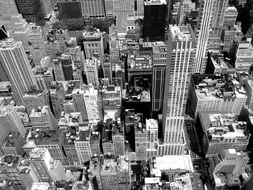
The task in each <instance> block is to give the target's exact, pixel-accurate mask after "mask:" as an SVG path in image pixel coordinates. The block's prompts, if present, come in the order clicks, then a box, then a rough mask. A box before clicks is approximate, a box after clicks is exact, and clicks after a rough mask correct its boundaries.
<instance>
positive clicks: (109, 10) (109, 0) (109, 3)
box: [105, 0, 114, 18]
mask: <svg viewBox="0 0 253 190" xmlns="http://www.w3.org/2000/svg"><path fill="white" fill-rule="evenodd" d="M113 4H114V2H113V0H105V14H106V17H107V18H113V17H114V12H113Z"/></svg>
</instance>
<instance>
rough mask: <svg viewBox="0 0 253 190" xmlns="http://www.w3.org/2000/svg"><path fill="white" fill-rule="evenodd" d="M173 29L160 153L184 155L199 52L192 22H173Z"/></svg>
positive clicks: (169, 40)
mask: <svg viewBox="0 0 253 190" xmlns="http://www.w3.org/2000/svg"><path fill="white" fill-rule="evenodd" d="M169 31H170V34H169V36H168V44H169V45H168V56H167V57H168V58H167V60H168V64H167V65H166V77H165V90H164V102H163V135H164V143H165V145H166V146H165V147H163V148H162V149H161V151H162V152H160V153H159V154H160V155H161V154H162V155H168V154H183V151H184V146H185V144H186V143H185V139H184V131H183V126H184V113H185V107H186V99H187V94H188V88H189V81H190V73H191V69H192V62H193V59H194V55H195V36H194V34H193V32H192V29H191V27H190V25H184V26H176V25H175V26H172V25H170V27H169ZM163 146H164V145H163ZM164 148H165V149H164Z"/></svg>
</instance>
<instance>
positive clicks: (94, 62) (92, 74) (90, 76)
mask: <svg viewBox="0 0 253 190" xmlns="http://www.w3.org/2000/svg"><path fill="white" fill-rule="evenodd" d="M99 63H100V61H99V60H98V59H97V58H95V57H92V58H91V59H85V61H84V73H85V75H86V78H87V83H88V84H92V85H93V86H94V87H95V88H98V86H99V81H98V65H99Z"/></svg>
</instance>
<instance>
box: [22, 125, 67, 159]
mask: <svg viewBox="0 0 253 190" xmlns="http://www.w3.org/2000/svg"><path fill="white" fill-rule="evenodd" d="M60 135H61V133H58V131H54V130H36V131H32V130H30V131H29V133H28V135H27V144H29V143H30V144H32V143H31V142H34V143H35V145H36V146H35V147H36V148H46V149H47V150H48V151H49V154H50V156H51V157H52V158H53V159H56V160H60V161H61V162H62V164H66V157H65V155H64V153H63V150H62V137H61V136H60Z"/></svg>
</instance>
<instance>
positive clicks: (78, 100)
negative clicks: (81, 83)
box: [72, 88, 88, 121]
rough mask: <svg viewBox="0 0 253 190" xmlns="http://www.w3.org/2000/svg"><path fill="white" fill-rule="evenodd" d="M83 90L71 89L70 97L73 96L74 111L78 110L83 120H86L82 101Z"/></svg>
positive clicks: (85, 111) (84, 106)
mask: <svg viewBox="0 0 253 190" xmlns="http://www.w3.org/2000/svg"><path fill="white" fill-rule="evenodd" d="M84 94H85V93H84V90H82V89H77V88H76V89H74V90H73V91H72V97H73V105H74V109H75V111H76V112H80V113H81V115H82V119H83V121H87V120H88V114H87V110H86V105H85V101H84Z"/></svg>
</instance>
